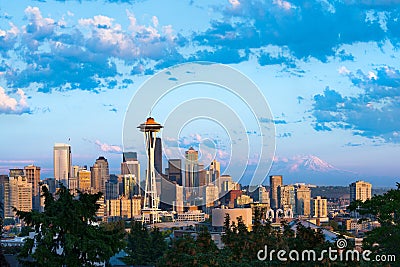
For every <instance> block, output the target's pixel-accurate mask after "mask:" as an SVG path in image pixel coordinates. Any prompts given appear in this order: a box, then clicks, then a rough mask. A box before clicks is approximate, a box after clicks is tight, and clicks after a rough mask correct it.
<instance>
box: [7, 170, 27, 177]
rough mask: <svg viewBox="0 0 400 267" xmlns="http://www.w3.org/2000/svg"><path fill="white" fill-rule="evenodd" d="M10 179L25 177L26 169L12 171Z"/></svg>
mask: <svg viewBox="0 0 400 267" xmlns="http://www.w3.org/2000/svg"><path fill="white" fill-rule="evenodd" d="M8 176H10V177H18V176H21V177H25V171H24V169H10V172H9V175H8Z"/></svg>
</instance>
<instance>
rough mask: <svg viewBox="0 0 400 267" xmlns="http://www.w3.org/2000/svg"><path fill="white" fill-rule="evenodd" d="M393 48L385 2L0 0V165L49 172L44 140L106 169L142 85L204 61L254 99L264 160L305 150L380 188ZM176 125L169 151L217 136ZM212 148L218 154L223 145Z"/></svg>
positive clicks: (394, 19) (390, 170) (399, 12)
mask: <svg viewBox="0 0 400 267" xmlns="http://www.w3.org/2000/svg"><path fill="white" fill-rule="evenodd" d="M399 46H400V1H398V0H360V1H355V0H340V1H339V0H319V1H318V0H315V1H307V0H306V1H285V0H272V1H256V0H253V1H240V0H229V1H218V3H217V1H203V0H202V1H200V0H198V1H196V0H191V1H182V0H181V1H177V0H176V1H175V0H170V1H151V0H149V1H145V0H143V1H140V0H109V1H107V0H102V1H95V0H91V1H89V0H87V1H86V0H80V1H74V0H71V1H68V0H67V1H56V0H40V1H23V0H21V1H18V4H16V3H15V2H13V1H4V3H2V4H1V6H0V125H1V139H0V140H1V141H0V147H1V150H0V151H1V152H0V173H8V168H10V167H20V166H25V165H26V164H28V163H34V164H36V165H39V166H41V167H42V170H43V171H42V173H43V177H51V176H52V147H53V145H54V143H56V142H65V143H67V142H69V143H70V144H71V146H72V151H73V163H74V164H77V165H92V164H93V163H94V161H95V159H96V158H97V157H98V156H100V155H104V156H105V157H106V158H108V159H109V161H110V164H111V172H112V173H118V170H119V162H120V160H121V155H120V153H121V151H122V150H123V141H122V132H123V123H124V118H125V112H126V110H127V108H128V106H129V104H130V101H131V99H132V97H133V96H134V94H135V92H136V91H137V90H138V88H139V87H140V86H141V84H142V83H143V82H144V81H146V80H147V79H149V78H150V77H151V76H152V75H153V74H155V73H157V72H159V71H162V70H164V69H165V68H167V67H171V66H174V65H176V64H179V63H185V62H191V61H212V62H217V63H223V64H228V65H229V66H231V67H233V68H235V69H237V70H239V71H241V72H242V73H243V74H244V75H246V76H247V77H249V78H250V79H251V80H252V81H253V82H254V83H255V84H256V85H257V86H258V87H259V88H260V90H261V91H262V93H263V94H264V96H265V98H266V100H267V101H268V103H269V106H270V109H271V112H272V114H273V116H274V121H275V123H276V155H277V159H285V158H293V157H297V156H298V155H316V156H317V157H319V158H321V159H323V160H324V161H327V162H329V163H330V164H332V165H333V166H335V167H337V168H340V169H344V170H348V171H352V172H354V173H357V175H355V176H357V177H349V182H351V181H352V180H354V179H355V178H367V177H370V176H375V177H383V178H382V179H383V180H382V179H379V182H380V183H381V184H382V183H383V184H384V183H385V181H387V184H388V185H392V182H393V179H394V178H395V177H396V176H397V177H398V175H399V171H400V167H399V166H400V165H399V164H398V157H399V155H400V147H399V143H400V120H399V116H400V52H399V48H400V47H399ZM197 90H199V91H202V89H201V88H197ZM207 90H209V89H206V90H205V91H203V92H207ZM189 91H190V90H189ZM192 91H193V92H192V93H193V97H196V93H195V90H192ZM187 95H188V96H190V93H187ZM171 103H173V104H171V106H172V107H170V108H171V109H173V108H174V105H179V103H178V104H177V103H175V102H173V101H172V102H171ZM160 110H161V109H160ZM160 112H161V111H160ZM164 112H168V111H165V110H164ZM153 115H154V116H155V117H157V115H158V114H153ZM160 117H162V116H160ZM160 122H161V123H163V121H160ZM203 126H204V125H203ZM196 127H198V128H196ZM189 128H190V127H189ZM189 128H188V129H186V130H184V131H182V133H181V136H178V139H179V141H180V142H181V144H182V146H188V145H191V144H192V143H194V145H195V144H196V142H197V144H198V143H199V142H200V143H201V142H202V139H204V138H206V139H212V140H214V143H217V144H218V140H217V139H218V138H217V137H218V136H217V134H215V135H213V134H212V133H210V132H207V131H206V130H205V129H204V127H202V124H201V123H198V124H193V125H192V127H191V128H190V129H189ZM216 132H218V131H217V130H216ZM248 134H249V135H250V134H257V132H256V131H251V132H249V133H248ZM215 140H217V141H215ZM220 143H222V145H221V146H218V149H219V154H220V155H221V160H223V157H224V155H225V156H226V154H229V151H230V150H229V149H227V148H226V147H229V146H230V144H229V142H227V143H226V144H224V142H220ZM224 149H225V150H224ZM224 151H225V153H222V152H224ZM139 152H140V151H139ZM217 154H218V153H217ZM140 155H142V157H144V154H143V153H141V154H140ZM251 157H252V156H251ZM251 162H252V161H251V160H249V163H251ZM233 176H235V174H233Z"/></svg>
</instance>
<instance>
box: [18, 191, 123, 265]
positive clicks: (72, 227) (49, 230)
mask: <svg viewBox="0 0 400 267" xmlns="http://www.w3.org/2000/svg"><path fill="white" fill-rule="evenodd" d="M42 196H43V197H44V198H45V199H44V203H45V207H44V211H43V212H37V211H30V212H24V211H20V210H18V211H17V213H16V214H17V216H19V217H20V219H22V220H23V221H24V222H25V223H26V225H28V226H30V227H32V228H33V229H34V231H35V238H34V239H28V240H27V241H26V242H25V245H24V246H23V248H22V250H21V253H20V254H19V258H20V261H21V262H23V263H24V264H25V265H28V266H29V265H31V266H95V264H96V263H101V262H106V261H108V259H109V258H110V257H111V256H113V255H114V254H115V253H116V252H118V251H119V250H120V249H122V248H124V246H125V242H124V235H125V232H124V227H123V224H122V225H121V224H115V225H113V226H112V227H111V226H110V225H107V224H99V223H98V222H97V218H96V211H97V210H98V209H99V204H97V201H98V200H99V199H100V198H101V196H102V193H96V194H88V193H82V192H78V195H77V196H76V197H75V196H74V195H73V194H71V193H70V191H69V190H68V189H67V188H66V187H64V186H63V185H61V187H60V188H59V191H58V192H57V193H56V195H55V197H54V196H53V195H52V194H51V193H50V192H49V191H48V189H47V188H46V187H43V195H42Z"/></svg>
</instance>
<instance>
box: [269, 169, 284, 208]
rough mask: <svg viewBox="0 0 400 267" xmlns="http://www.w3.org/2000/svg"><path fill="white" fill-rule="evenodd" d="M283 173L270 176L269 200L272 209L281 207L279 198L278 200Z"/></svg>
mask: <svg viewBox="0 0 400 267" xmlns="http://www.w3.org/2000/svg"><path fill="white" fill-rule="evenodd" d="M282 180H283V178H282V175H271V176H270V177H269V185H270V189H269V200H270V205H271V209H278V208H279V206H278V205H279V200H278V187H279V186H282Z"/></svg>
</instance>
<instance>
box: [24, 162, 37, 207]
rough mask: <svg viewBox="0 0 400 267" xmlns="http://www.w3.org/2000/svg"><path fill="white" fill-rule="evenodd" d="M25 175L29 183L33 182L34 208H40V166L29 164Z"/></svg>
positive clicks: (25, 168)
mask: <svg viewBox="0 0 400 267" xmlns="http://www.w3.org/2000/svg"><path fill="white" fill-rule="evenodd" d="M24 170H25V176H26V178H27V179H28V183H31V184H32V198H33V199H32V203H33V209H34V210H37V211H38V210H39V206H40V196H39V182H40V167H37V166H34V165H29V166H25V167H24Z"/></svg>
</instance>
